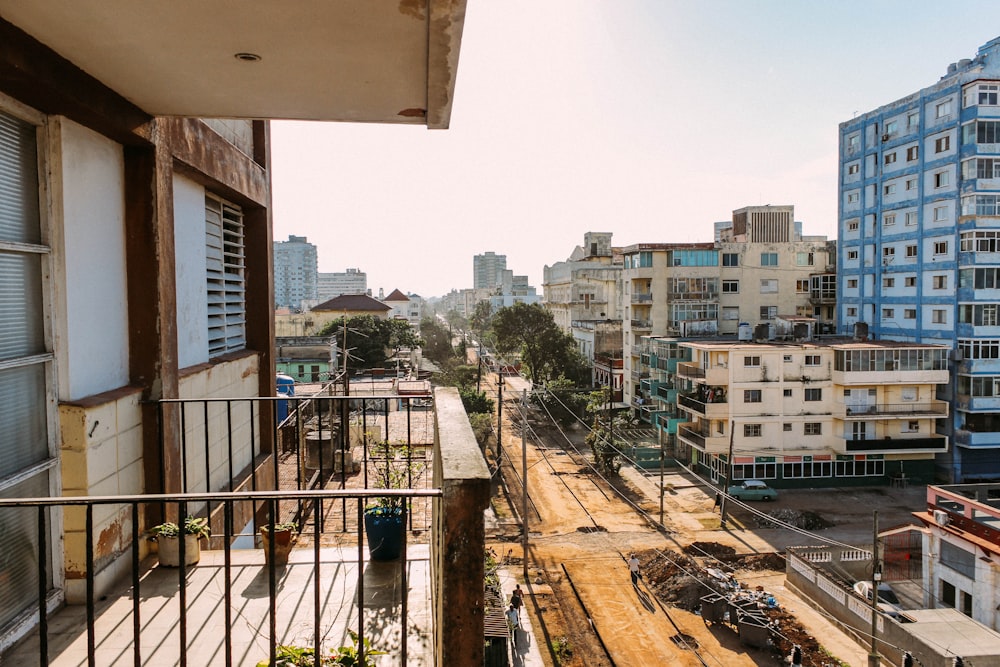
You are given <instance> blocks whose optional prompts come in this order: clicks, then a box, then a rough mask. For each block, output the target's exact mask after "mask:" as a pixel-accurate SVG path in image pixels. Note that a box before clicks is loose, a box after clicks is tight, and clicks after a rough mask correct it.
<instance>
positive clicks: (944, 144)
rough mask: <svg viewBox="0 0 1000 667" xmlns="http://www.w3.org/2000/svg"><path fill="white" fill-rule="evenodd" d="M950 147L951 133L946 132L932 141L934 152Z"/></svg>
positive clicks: (941, 151) (943, 150)
mask: <svg viewBox="0 0 1000 667" xmlns="http://www.w3.org/2000/svg"><path fill="white" fill-rule="evenodd" d="M950 148H951V135H950V134H947V135H945V136H943V137H940V138H938V139H936V140H935V141H934V152H935V153H944V152H945V151H946V150H949V149H950Z"/></svg>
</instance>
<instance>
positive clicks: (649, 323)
mask: <svg viewBox="0 0 1000 667" xmlns="http://www.w3.org/2000/svg"><path fill="white" fill-rule="evenodd" d="M632 328H633V329H652V328H653V320H632Z"/></svg>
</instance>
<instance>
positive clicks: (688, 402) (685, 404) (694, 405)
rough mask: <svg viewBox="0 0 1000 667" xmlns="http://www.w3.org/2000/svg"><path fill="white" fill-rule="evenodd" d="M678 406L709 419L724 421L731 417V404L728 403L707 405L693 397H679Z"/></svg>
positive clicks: (718, 402) (716, 402)
mask: <svg viewBox="0 0 1000 667" xmlns="http://www.w3.org/2000/svg"><path fill="white" fill-rule="evenodd" d="M677 405H679V406H680V407H682V408H685V409H686V410H689V411H690V412H693V413H695V414H697V415H701V416H702V417H707V418H709V419H724V418H726V417H728V416H729V404H728V403H727V402H726V401H713V402H711V403H706V402H703V401H699V400H696V399H695V398H693V397H691V396H678V397H677Z"/></svg>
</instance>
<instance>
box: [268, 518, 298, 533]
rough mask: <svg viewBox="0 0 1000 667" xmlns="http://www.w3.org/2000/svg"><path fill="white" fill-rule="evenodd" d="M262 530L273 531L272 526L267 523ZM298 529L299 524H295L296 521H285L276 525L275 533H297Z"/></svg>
mask: <svg viewBox="0 0 1000 667" xmlns="http://www.w3.org/2000/svg"><path fill="white" fill-rule="evenodd" d="M260 529H261V530H268V531H269V530H271V526H270V525H268V524H266V523H265V524H264V525H263V526H261V527H260ZM298 529H299V524H297V523H295V522H294V521H285V522H282V523H276V524H274V532H276V533H280V532H281V531H283V530H290V531H292V532H295V531H296V530H298Z"/></svg>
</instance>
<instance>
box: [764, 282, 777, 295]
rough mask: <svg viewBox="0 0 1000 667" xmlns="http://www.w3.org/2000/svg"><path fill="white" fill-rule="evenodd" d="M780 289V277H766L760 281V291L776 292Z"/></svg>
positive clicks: (766, 292)
mask: <svg viewBox="0 0 1000 667" xmlns="http://www.w3.org/2000/svg"><path fill="white" fill-rule="evenodd" d="M777 291H778V279H777V278H765V279H763V280H761V281H760V293H761V294H774V293H777Z"/></svg>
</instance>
